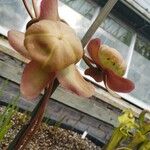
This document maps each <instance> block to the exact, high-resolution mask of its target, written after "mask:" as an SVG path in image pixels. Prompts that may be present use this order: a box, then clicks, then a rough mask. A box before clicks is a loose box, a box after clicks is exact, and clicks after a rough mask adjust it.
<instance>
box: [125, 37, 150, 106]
mask: <svg viewBox="0 0 150 150" xmlns="http://www.w3.org/2000/svg"><path fill="white" fill-rule="evenodd" d="M149 43H150V41H149V40H145V39H144V38H141V37H138V38H137V41H136V45H135V51H134V53H133V57H132V61H131V65H130V69H129V74H128V77H129V78H131V79H132V80H133V81H134V82H135V86H136V89H135V90H134V91H133V92H132V93H131V95H132V96H134V97H135V98H137V99H139V100H141V101H143V102H145V103H147V104H150V101H149V98H150V77H149V76H150V45H149Z"/></svg>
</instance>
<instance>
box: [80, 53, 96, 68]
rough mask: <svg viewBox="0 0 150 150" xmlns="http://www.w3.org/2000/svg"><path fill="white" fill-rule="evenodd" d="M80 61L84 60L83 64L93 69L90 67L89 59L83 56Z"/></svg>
mask: <svg viewBox="0 0 150 150" xmlns="http://www.w3.org/2000/svg"><path fill="white" fill-rule="evenodd" d="M82 59H83V60H84V62H85V63H86V64H87V65H88V66H89V67H90V68H94V67H93V66H92V65H91V62H90V60H89V58H88V57H87V56H85V55H83V57H82Z"/></svg>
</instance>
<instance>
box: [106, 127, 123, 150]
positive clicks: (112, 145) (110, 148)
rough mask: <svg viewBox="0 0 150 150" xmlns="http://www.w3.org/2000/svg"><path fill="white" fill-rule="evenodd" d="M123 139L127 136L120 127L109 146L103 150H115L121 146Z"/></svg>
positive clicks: (115, 131)
mask: <svg viewBox="0 0 150 150" xmlns="http://www.w3.org/2000/svg"><path fill="white" fill-rule="evenodd" d="M123 138H125V135H124V134H123V133H122V132H121V131H120V127H118V128H116V129H115V130H114V132H113V134H112V136H111V138H110V140H109V142H108V144H107V145H106V146H105V147H104V148H103V150H114V149H115V148H116V147H117V146H119V144H120V142H121V140H122V139H123Z"/></svg>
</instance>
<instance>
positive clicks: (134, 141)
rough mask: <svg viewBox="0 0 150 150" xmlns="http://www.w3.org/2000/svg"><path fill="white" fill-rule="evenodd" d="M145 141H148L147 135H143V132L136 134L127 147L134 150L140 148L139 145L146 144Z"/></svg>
mask: <svg viewBox="0 0 150 150" xmlns="http://www.w3.org/2000/svg"><path fill="white" fill-rule="evenodd" d="M145 139H146V136H145V135H142V134H141V132H136V134H135V135H134V136H133V138H132V141H131V142H130V143H129V144H128V145H127V147H128V148H130V149H134V148H136V147H138V145H139V144H141V143H142V142H144V141H145Z"/></svg>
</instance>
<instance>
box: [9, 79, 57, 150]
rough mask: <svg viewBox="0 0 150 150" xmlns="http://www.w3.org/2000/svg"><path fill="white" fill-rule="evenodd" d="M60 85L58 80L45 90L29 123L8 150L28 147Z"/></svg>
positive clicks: (19, 149) (20, 149) (21, 149)
mask: <svg viewBox="0 0 150 150" xmlns="http://www.w3.org/2000/svg"><path fill="white" fill-rule="evenodd" d="M53 83H54V84H53ZM58 85H59V83H58V81H57V80H56V79H55V81H53V82H52V83H51V84H49V87H48V88H47V89H46V90H45V93H44V95H43V97H42V98H41V99H40V101H39V102H38V104H37V105H36V107H35V108H34V110H33V111H32V114H31V119H30V121H29V123H28V124H26V125H24V126H23V127H22V129H21V130H20V131H19V133H18V134H17V136H16V137H15V139H14V140H13V141H12V142H11V143H10V145H9V147H8V150H16V149H17V150H23V149H24V148H25V147H26V145H27V144H28V142H29V141H30V139H31V138H32V136H33V135H34V133H35V132H36V131H37V130H38V128H39V126H40V124H41V122H42V119H43V117H44V112H45V109H46V107H47V104H48V100H49V97H50V96H51V95H52V94H53V92H54V91H55V90H56V88H57V87H58Z"/></svg>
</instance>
